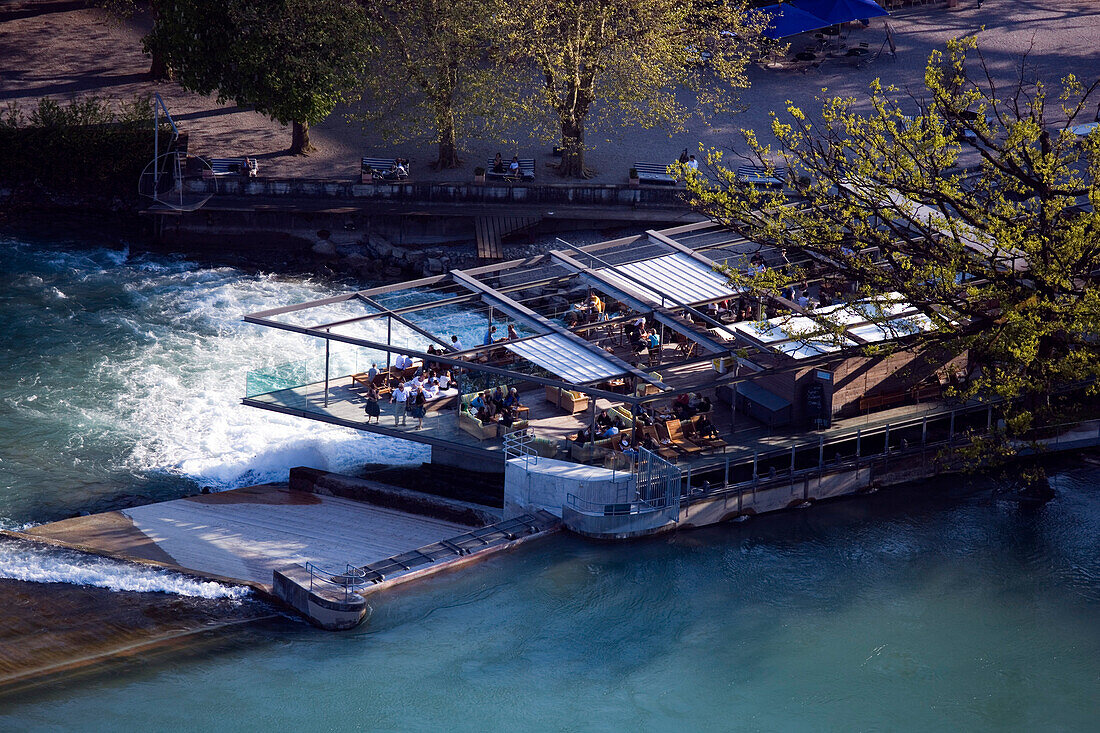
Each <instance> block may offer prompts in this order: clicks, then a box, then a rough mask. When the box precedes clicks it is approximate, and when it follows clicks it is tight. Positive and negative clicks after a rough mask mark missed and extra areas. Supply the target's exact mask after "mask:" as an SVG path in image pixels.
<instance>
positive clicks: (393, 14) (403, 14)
mask: <svg viewBox="0 0 1100 733" xmlns="http://www.w3.org/2000/svg"><path fill="white" fill-rule="evenodd" d="M363 7H364V9H365V10H366V12H367V15H368V17H369V19H370V21H371V22H372V24H373V25H374V26H375V27H376V28H377V29H378V32H379V43H378V54H377V55H376V56H375V58H374V59H373V61H372V63H371V67H370V69H369V70H368V72H367V74H366V77H365V83H366V88H367V95H366V98H365V99H364V104H363V112H362V113H360V114H357V115H355V116H356V117H358V118H359V119H361V120H364V121H366V122H369V123H371V124H372V125H373V126H375V129H377V130H379V131H380V132H381V133H382V134H383V136H384V137H386V138H387V139H389V140H391V141H393V142H401V141H404V140H411V139H416V138H419V137H422V136H426V135H431V136H432V137H434V138H435V140H436V143H437V146H438V155H437V159H436V162H435V167H436V168H439V169H443V168H456V167H458V166H459V165H461V161H460V160H459V155H458V150H459V143H458V139H459V136H460V135H461V136H467V135H474V134H483V133H484V132H485V131H487V130H488V129H490V128H491V127H492V122H494V121H500V117H501V116H500V114H499V113H500V111H501V106H502V100H506V99H508V96H507V95H503V94H501V91H502V90H503V88H504V86H505V84H504V82H503V78H504V75H503V73H502V72H503V69H502V68H501V67H500V66H499V65H496V64H493V63H492V62H491V59H489V58H487V57H488V55H489V54H487V51H486V49H487V47H488V44H489V43H490V41H491V37H490V32H489V31H490V29H491V28H492V26H493V23H494V21H493V9H494V8H495V7H496V5H495V4H494V3H493V2H492V1H491V0H469V2H465V3H452V2H445V1H444V0H363Z"/></svg>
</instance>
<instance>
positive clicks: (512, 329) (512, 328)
mask: <svg viewBox="0 0 1100 733" xmlns="http://www.w3.org/2000/svg"><path fill="white" fill-rule="evenodd" d="M518 338H519V334H518V333H516V327H515V326H514V325H512V324H511V323H509V324H508V337H507V339H508V340H509V341H515V340H516V339H518Z"/></svg>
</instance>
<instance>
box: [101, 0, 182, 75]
mask: <svg viewBox="0 0 1100 733" xmlns="http://www.w3.org/2000/svg"><path fill="white" fill-rule="evenodd" d="M148 1H149V16H150V19H151V20H152V22H153V26H154V27H155V26H156V24H157V19H158V17H159V14H158V12H159V6H160V4H161V2H162V1H163V0H148ZM95 4H96V5H98V6H99V7H101V8H103V9H104V10H106V11H107V12H109V13H111V14H112V15H114V16H116V17H117V18H119V19H126V18H130V17H132V16H133V15H134V13H135V12H136V11H137V5H138V3H137V0H96V3H95ZM146 53H149V55H150V57H151V58H150V62H149V78H150V79H152V80H153V81H167V80H169V79H171V78H172V70H171V69H170V68H168V64H167V62H166V61H165V59H164V54H162V53H159V52H157V51H148V50H147V51H146Z"/></svg>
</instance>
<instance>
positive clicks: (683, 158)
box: [680, 148, 688, 164]
mask: <svg viewBox="0 0 1100 733" xmlns="http://www.w3.org/2000/svg"><path fill="white" fill-rule="evenodd" d="M687 162H688V149H687V148H684V152H682V153H680V163H681V164H684V163H687Z"/></svg>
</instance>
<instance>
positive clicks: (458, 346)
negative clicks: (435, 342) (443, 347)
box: [451, 336, 465, 351]
mask: <svg viewBox="0 0 1100 733" xmlns="http://www.w3.org/2000/svg"><path fill="white" fill-rule="evenodd" d="M451 348H452V349H453V350H454V351H465V348H463V346H462V342H461V341H459V340H458V336H451Z"/></svg>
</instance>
